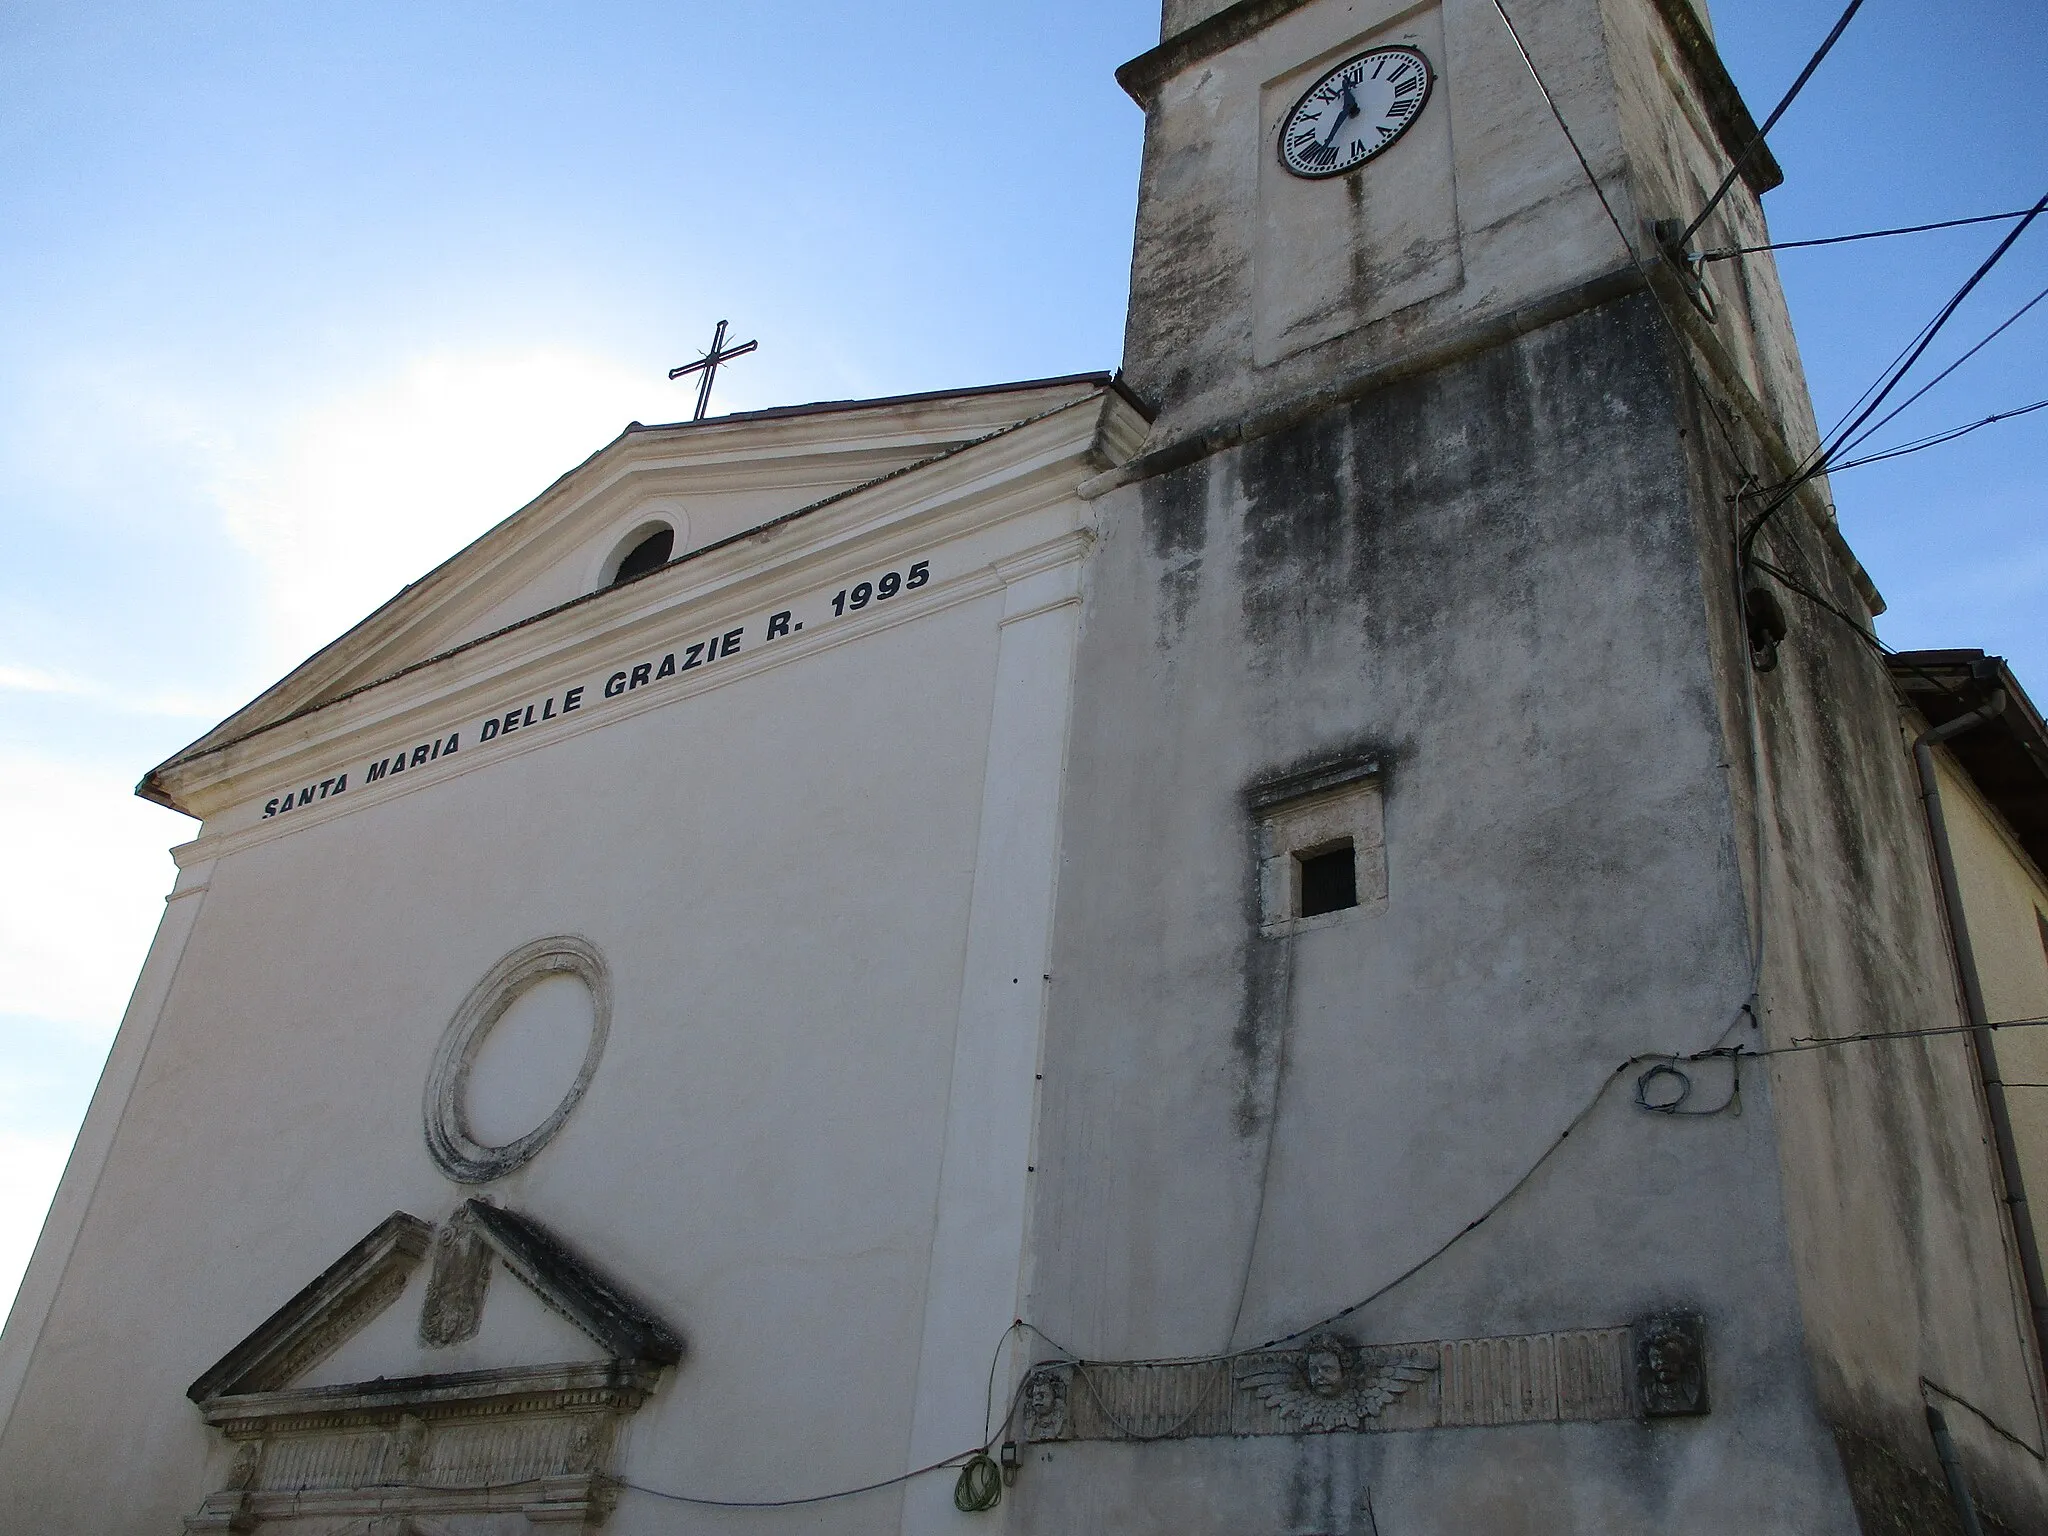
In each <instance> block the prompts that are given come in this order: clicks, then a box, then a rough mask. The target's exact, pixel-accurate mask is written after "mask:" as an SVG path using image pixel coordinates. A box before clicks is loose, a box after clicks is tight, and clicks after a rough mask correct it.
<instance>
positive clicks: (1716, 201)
mask: <svg viewBox="0 0 2048 1536" xmlns="http://www.w3.org/2000/svg"><path fill="white" fill-rule="evenodd" d="M1862 8H1863V0H1849V8H1848V9H1847V10H1845V11H1844V12H1842V18H1841V20H1839V21H1837V22H1836V23H1835V29H1834V30H1833V31H1832V32H1830V33H1829V34H1828V36H1827V41H1826V42H1824V43H1822V44H1821V45H1820V47H1819V49H1818V50H1817V51H1816V52H1815V53H1814V55H1813V57H1812V58H1810V59H1808V60H1807V61H1806V68H1804V69H1802V70H1801V71H1799V78H1798V79H1797V80H1794V81H1793V82H1792V89H1791V90H1789V91H1787V92H1786V93H1785V99H1784V100H1783V101H1781V102H1779V103H1778V105H1777V107H1776V108H1775V109H1773V111H1772V112H1771V115H1770V116H1769V117H1767V118H1765V119H1764V125H1763V127H1761V128H1759V129H1757V131H1756V137H1755V138H1753V139H1751V140H1750V141H1749V143H1748V145H1747V146H1745V147H1744V149H1743V151H1742V153H1741V154H1739V155H1737V156H1736V157H1735V163H1734V164H1733V165H1731V166H1729V167H1728V174H1727V175H1726V176H1725V177H1723V178H1722V181H1721V185H1720V186H1718V187H1716V188H1715V189H1714V195H1713V196H1712V197H1710V198H1708V199H1707V206H1706V207H1704V208H1702V209H1701V210H1700V211H1699V216H1698V217H1697V218H1695V219H1694V220H1693V221H1692V222H1691V223H1690V224H1688V225H1686V226H1685V233H1684V234H1682V235H1680V236H1679V237H1678V238H1677V239H1676V240H1674V241H1672V242H1671V243H1672V246H1673V248H1674V249H1677V250H1681V251H1682V250H1684V249H1685V247H1686V245H1687V244H1688V243H1689V242H1690V241H1691V240H1692V237H1693V236H1694V235H1696V234H1698V233H1699V232H1700V226H1701V225H1702V224H1704V223H1706V222H1707V220H1708V218H1710V217H1711V216H1712V214H1713V212H1714V210H1715V209H1716V208H1718V207H1720V206H1721V200H1722V199H1723V198H1725V197H1726V196H1727V195H1728V192H1729V189H1730V188H1731V187H1733V186H1734V185H1735V182H1736V180H1737V178H1739V177H1740V176H1741V175H1742V173H1743V171H1744V170H1746V169H1748V166H1749V162H1750V160H1751V159H1752V158H1753V157H1754V156H1755V154H1756V152H1757V151H1758V150H1760V149H1762V148H1763V147H1764V139H1765V137H1766V136H1768V135H1769V133H1770V131H1771V130H1772V129H1773V128H1775V127H1777V126H1778V119H1779V118H1781V117H1783V116H1784V115H1785V109H1786V108H1787V107H1789V106H1791V105H1792V103H1793V102H1794V101H1796V100H1797V99H1798V97H1799V93H1800V92H1801V91H1803V90H1805V89H1806V82H1807V81H1809V80H1811V79H1812V78H1813V72H1814V71H1815V70H1817V69H1819V68H1820V64H1821V60H1822V59H1825V58H1826V57H1827V56H1828V54H1829V53H1830V52H1831V51H1832V50H1833V48H1834V46H1835V44H1836V43H1837V42H1838V41H1840V40H1841V36H1842V34H1843V33H1844V32H1846V31H1847V30H1848V29H1849V22H1850V20H1851V19H1852V18H1853V17H1854V16H1855V14H1856V13H1857V12H1858V11H1859V10H1861V9H1862Z"/></svg>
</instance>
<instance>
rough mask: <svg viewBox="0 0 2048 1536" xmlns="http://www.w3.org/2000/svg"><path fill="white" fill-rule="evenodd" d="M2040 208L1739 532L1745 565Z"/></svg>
mask: <svg viewBox="0 0 2048 1536" xmlns="http://www.w3.org/2000/svg"><path fill="white" fill-rule="evenodd" d="M2044 209H2048V194H2044V195H2043V196H2042V198H2041V200H2040V201H2039V202H2037V203H2035V204H2034V206H2033V208H2032V209H2031V210H2029V212H2028V213H2027V215H2026V217H2025V218H2023V219H2021V220H2020V222H2019V223H2017V224H2016V225H2014V226H2013V227H2012V229H2011V230H2009V231H2008V232H2007V233H2006V236H2005V238H2004V239H2003V240H2001V241H1999V242H1998V247H1997V249H1995V250H1994V251H1992V253H1991V254H1990V255H1989V256H1987V257H1985V258H1984V260H1983V261H1982V262H1981V263H1980V264H1979V265H1978V267H1977V270H1976V271H1974V272H1972V273H1971V274H1970V276H1969V278H1968V279H1967V280H1966V281H1965V282H1964V283H1963V285H1962V287H1960V288H1958V289H1957V290H1956V292H1955V295H1954V296H1953V297H1952V298H1951V299H1950V300H1949V301H1948V302H1947V303H1946V304H1944V305H1943V306H1942V308H1941V312H1940V313H1939V314H1937V315H1936V316H1935V317H1934V319H1933V320H1931V321H1929V322H1928V323H1927V325H1926V326H1924V327H1922V329H1921V331H1920V334H1919V336H1918V338H1917V339H1916V340H1915V342H1914V343H1913V344H1912V345H1911V346H1909V348H1908V349H1907V351H1906V353H1905V355H1904V360H1903V361H1901V362H1897V363H1894V364H1893V365H1892V366H1891V367H1889V368H1887V369H1886V371H1885V373H1884V374H1883V375H1881V376H1880V379H1881V387H1877V388H1876V393H1875V397H1874V398H1872V396H1871V391H1869V390H1866V391H1864V398H1866V399H1868V400H1869V404H1867V405H1864V406H1863V407H1862V412H1861V414H1859V415H1858V416H1856V418H1855V419H1854V420H1853V421H1851V422H1850V423H1849V424H1848V425H1847V426H1846V427H1843V428H1841V429H1840V430H1838V431H1837V432H1836V433H1835V434H1834V436H1833V438H1832V440H1831V441H1830V442H1827V443H1824V444H1823V445H1822V446H1821V447H1820V448H1818V449H1816V450H1815V452H1814V453H1813V454H1811V455H1809V456H1808V462H1807V464H1806V465H1805V466H1804V467H1803V468H1802V469H1801V471H1800V472H1799V473H1798V474H1796V475H1794V476H1793V478H1792V479H1791V480H1790V481H1788V482H1787V483H1786V484H1785V485H1784V486H1783V487H1782V488H1780V490H1779V491H1778V494H1777V495H1776V496H1775V497H1774V498H1773V499H1772V501H1771V502H1770V504H1769V505H1768V506H1766V507H1765V508H1764V509H1763V511H1761V512H1759V513H1758V514H1757V515H1756V516H1755V517H1754V518H1752V519H1751V520H1750V524H1749V526H1748V528H1746V529H1745V530H1744V531H1743V534H1742V542H1741V545H1740V549H1741V554H1742V560H1743V563H1744V564H1745V565H1747V564H1748V563H1749V556H1750V552H1751V551H1752V550H1754V549H1755V548H1756V541H1757V538H1758V537H1759V536H1760V535H1761V534H1762V533H1763V530H1764V529H1765V528H1766V527H1767V526H1768V525H1769V524H1770V521H1771V519H1772V518H1773V517H1775V516H1777V514H1778V511H1779V509H1780V508H1782V507H1783V506H1784V505H1785V504H1786V503H1787V502H1788V501H1790V500H1791V499H1792V496H1793V493H1794V492H1795V491H1797V490H1798V488H1799V487H1800V486H1801V485H1803V484H1805V483H1806V482H1807V481H1808V480H1811V479H1813V478H1814V477H1815V476H1818V475H1823V474H1826V473H1827V466H1828V461H1829V460H1830V459H1832V458H1833V457H1834V456H1835V455H1836V454H1837V453H1839V452H1841V450H1842V445H1843V444H1844V443H1845V442H1847V441H1848V440H1849V438H1851V437H1852V436H1854V435H1855V433H1856V432H1857V431H1858V430H1859V429H1860V428H1861V427H1862V426H1863V424H1864V423H1865V422H1867V421H1868V420H1870V418H1871V417H1872V416H1874V415H1876V414H1877V411H1878V408H1879V407H1880V406H1882V405H1883V404H1884V402H1885V400H1886V399H1887V398H1889V396H1890V395H1891V393H1892V391H1893V390H1895V389H1897V388H1898V387H1899V384H1900V382H1901V381H1902V380H1903V379H1904V378H1905V377H1906V375H1907V374H1908V373H1909V372H1911V371H1912V368H1913V365H1914V364H1915V363H1917V362H1919V361H1920V359H1921V357H1922V356H1923V355H1925V353H1926V351H1927V349H1928V348H1929V347H1930V346H1932V345H1933V344H1934V338H1935V337H1936V336H1938V335H1940V334H1941V330H1942V327H1943V326H1945V325H1947V324H1948V322H1949V320H1950V318H1951V317H1952V316H1953V315H1954V314H1955V312H1956V311H1957V310H1958V309H1960V308H1961V307H1962V304H1963V301H1964V300H1965V299H1967V298H1969V296H1970V294H1971V293H1972V292H1974V291H1975V289H1976V287H1977V285H1978V284H1979V283H1981V282H1983V281H1984V279H1985V278H1986V277H1988V276H1989V275H1990V273H1991V270H1992V269H1993V268H1994V267H1996V266H1997V265H1998V264H1999V262H2001V261H2003V260H2004V259H2005V255H2006V252H2008V251H2010V250H2011V249H2012V248H2013V245H2014V244H2015V243H2016V242H2017V241H2018V240H2019V238H2020V236H2021V235H2023V234H2025V233H2026V232H2027V229H2028V228H2029V226H2031V225H2032V224H2033V222H2034V220H2035V219H2037V218H2039V217H2040V216H2041V213H2042V211H2043V210H2044Z"/></svg>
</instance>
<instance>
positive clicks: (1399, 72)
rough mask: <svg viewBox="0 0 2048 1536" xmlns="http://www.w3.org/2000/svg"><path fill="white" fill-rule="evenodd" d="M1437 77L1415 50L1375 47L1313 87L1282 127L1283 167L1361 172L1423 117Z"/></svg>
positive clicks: (1305, 172) (1317, 172)
mask: <svg viewBox="0 0 2048 1536" xmlns="http://www.w3.org/2000/svg"><path fill="white" fill-rule="evenodd" d="M1435 83H1436V77H1435V75H1434V74H1432V73H1431V72H1430V68H1429V60H1427V59H1425V58H1424V57H1423V56H1422V55H1421V54H1420V53H1418V52H1417V51H1416V50H1415V49H1413V48H1374V49H1372V50H1371V51H1370V52H1368V53H1361V54H1359V55H1358V56H1357V57H1356V58H1350V59H1346V60H1345V61H1344V62H1343V63H1342V64H1339V65H1338V66H1337V67H1336V68H1335V69H1333V70H1331V71H1330V72H1329V73H1328V74H1327V75H1325V76H1323V78H1322V79H1320V80H1318V81H1317V82H1316V83H1315V84H1314V85H1312V86H1310V87H1309V88H1308V94H1307V95H1305V96H1303V97H1302V98H1301V100H1300V101H1298V102H1296V103H1295V106H1294V110H1293V111H1292V112H1290V113H1288V114H1287V117H1286V120H1285V121H1283V122H1282V123H1281V124H1280V163H1281V164H1282V165H1284V166H1286V167H1287V169H1288V170H1290V171H1292V172H1294V174H1295V175H1297V176H1309V177H1322V176H1341V175H1343V174H1344V173H1345V172H1346V171H1350V170H1356V169H1357V168H1358V167H1359V166H1361V165H1363V164H1365V162H1366V161H1368V160H1370V159H1372V157H1373V156H1374V155H1377V154H1378V153H1379V152H1380V151H1381V150H1383V149H1385V148H1386V147H1387V146H1388V145H1390V144H1392V143H1393V142H1394V141H1395V140H1396V139H1398V138H1400V137H1401V135H1402V134H1404V133H1406V132H1407V131H1408V125H1409V124H1410V123H1412V122H1414V121H1415V119H1416V118H1418V117H1420V116H1421V115H1422V108H1423V104H1424V103H1425V102H1427V101H1428V100H1429V92H1430V88H1431V87H1432V86H1433V85H1434V84H1435Z"/></svg>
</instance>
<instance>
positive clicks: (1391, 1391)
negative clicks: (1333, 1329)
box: [1236, 1333, 1436, 1434]
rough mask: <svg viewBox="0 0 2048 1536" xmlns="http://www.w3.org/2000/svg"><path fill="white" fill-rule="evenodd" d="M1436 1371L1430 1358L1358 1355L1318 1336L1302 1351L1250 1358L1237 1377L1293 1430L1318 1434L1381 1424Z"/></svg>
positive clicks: (1328, 1336)
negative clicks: (1378, 1421) (1400, 1399)
mask: <svg viewBox="0 0 2048 1536" xmlns="http://www.w3.org/2000/svg"><path fill="white" fill-rule="evenodd" d="M1435 1369H1436V1362H1435V1361H1434V1360H1433V1359H1431V1358H1430V1357H1429V1355H1427V1354H1422V1353H1418V1352H1405V1353H1403V1352H1393V1351H1386V1350H1372V1349H1360V1348H1359V1347H1358V1346H1356V1345H1355V1344H1353V1343H1351V1342H1350V1340H1348V1339H1344V1338H1340V1337H1339V1336H1338V1335H1336V1334H1334V1333H1317V1334H1312V1335H1310V1336H1309V1339H1308V1342H1307V1344H1306V1345H1305V1346H1304V1347H1303V1348H1301V1349H1300V1350H1289V1351H1286V1352H1285V1353H1275V1354H1257V1355H1248V1356H1246V1357H1245V1358H1243V1359H1242V1360H1240V1361H1238V1363H1237V1369H1236V1377H1237V1385H1238V1386H1239V1387H1241V1388H1244V1389H1246V1390H1249V1391H1251V1392H1254V1393H1256V1394H1257V1395H1258V1399H1259V1401H1260V1402H1262V1403H1264V1404H1265V1405H1266V1406H1267V1407H1268V1408H1270V1409H1272V1410H1273V1412H1274V1413H1276V1414H1278V1415H1279V1416H1280V1417H1281V1418H1282V1419H1285V1420H1287V1421H1288V1424H1289V1427H1290V1428H1291V1429H1296V1430H1297V1431H1305V1432H1307V1433H1311V1434H1316V1433H1324V1432H1327V1431H1330V1430H1335V1429H1357V1428H1359V1427H1360V1426H1361V1425H1362V1424H1364V1423H1365V1421H1366V1420H1368V1419H1376V1418H1378V1417H1379V1416H1380V1414H1381V1413H1382V1412H1383V1411H1385V1409H1386V1407H1387V1405H1388V1404H1389V1403H1391V1402H1393V1401H1394V1400H1395V1399H1396V1398H1398V1397H1400V1396H1401V1394H1402V1393H1404V1392H1406V1391H1407V1390H1408V1389H1409V1388H1410V1387H1412V1386H1414V1385H1415V1384H1416V1383H1417V1382H1419V1381H1427V1380H1428V1379H1429V1375H1430V1372H1431V1371H1433V1370H1435Z"/></svg>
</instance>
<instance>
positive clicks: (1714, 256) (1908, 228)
mask: <svg viewBox="0 0 2048 1536" xmlns="http://www.w3.org/2000/svg"><path fill="white" fill-rule="evenodd" d="M2026 216H2027V210H2026V209H2024V208H2022V209H2020V211H2019V212H2017V213H1980V214H1977V215H1976V216H1975V217H1973V218H1967V219H1943V220H1942V221H1941V222H1940V223H1939V224H1906V225H1902V226H1900V227H1899V228H1898V229H1867V230H1864V231H1863V232H1862V233H1861V234H1856V235H1829V236H1827V237H1826V238H1825V239H1821V240H1776V241H1773V242H1772V243H1771V244H1769V245H1735V246H1730V247H1728V248H1727V249H1726V250H1720V251H1702V252H1700V254H1699V255H1697V256H1694V257H1691V258H1689V259H1690V260H1692V261H1694V262H1708V261H1733V260H1735V259H1736V258H1737V257H1738V256H1758V255H1761V254H1762V253H1763V252H1765V251H1804V250H1810V249H1812V248H1813V247H1814V246H1817V245H1847V244H1849V242H1851V241H1852V240H1883V239H1885V238H1886V237H1887V236H1890V235H1924V234H1926V233H1927V232H1928V231H1929V230H1931V229H1961V228H1962V227H1963V226H1964V225H1965V224H1995V223H1997V222H1998V221H1999V220H2001V219H2024V218H2025V217H2026Z"/></svg>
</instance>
